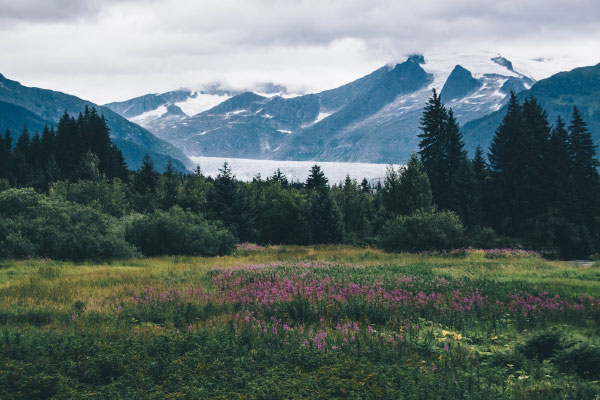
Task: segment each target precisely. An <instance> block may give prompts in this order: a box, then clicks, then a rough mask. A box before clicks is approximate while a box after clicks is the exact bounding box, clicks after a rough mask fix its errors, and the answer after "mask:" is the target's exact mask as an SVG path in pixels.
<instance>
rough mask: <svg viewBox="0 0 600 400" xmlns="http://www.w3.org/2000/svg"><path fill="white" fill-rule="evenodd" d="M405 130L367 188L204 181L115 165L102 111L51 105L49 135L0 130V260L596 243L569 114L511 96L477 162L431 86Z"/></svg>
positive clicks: (314, 182)
mask: <svg viewBox="0 0 600 400" xmlns="http://www.w3.org/2000/svg"><path fill="white" fill-rule="evenodd" d="M419 136H420V138H421V144H420V151H419V154H418V155H417V154H413V156H412V157H411V159H410V161H409V162H408V164H407V165H406V166H405V167H402V168H400V169H399V170H396V169H394V168H392V167H389V168H388V171H387V174H386V177H385V179H384V182H383V183H381V182H379V183H378V184H377V185H376V186H374V187H373V186H372V185H371V184H370V183H369V182H368V181H367V180H366V179H365V180H363V181H362V182H360V183H358V182H357V181H355V180H353V179H350V178H349V177H347V178H346V179H345V180H344V182H339V183H334V184H333V185H331V184H330V182H328V180H327V178H326V177H325V175H324V173H323V172H322V171H321V169H320V167H319V166H318V165H315V166H313V167H312V169H311V171H310V175H309V177H308V179H307V180H306V182H304V183H301V182H289V181H288V180H287V178H286V177H285V176H284V175H283V174H282V173H281V172H280V171H279V170H277V171H275V172H274V173H273V175H272V176H269V177H267V178H266V179H263V178H262V177H260V176H257V177H256V178H255V179H254V180H253V181H252V182H241V181H238V180H237V179H236V178H235V175H234V173H233V171H231V169H230V167H229V166H228V165H227V164H224V166H223V168H222V169H221V170H220V173H219V175H218V176H217V177H215V178H211V177H207V176H204V175H203V173H202V171H201V169H200V167H198V168H197V169H196V171H195V173H193V174H182V173H178V172H175V171H174V170H173V168H172V167H171V166H170V165H169V166H168V167H167V169H166V170H165V171H164V172H163V173H158V172H157V171H155V169H154V166H153V164H152V161H151V160H150V158H149V157H148V156H146V158H145V159H144V162H143V165H142V167H141V168H140V169H139V170H138V171H128V170H127V168H126V165H125V163H124V162H123V157H122V155H121V154H120V152H119V150H118V149H117V148H116V147H115V146H114V145H113V144H111V142H110V139H109V136H108V128H107V127H106V123H105V121H104V119H103V117H102V116H98V114H97V113H96V111H95V110H93V109H91V110H88V109H86V111H85V112H84V113H83V114H81V115H80V116H78V118H77V119H75V118H73V117H71V116H69V115H67V114H65V115H64V116H63V117H62V119H61V121H60V123H59V124H58V126H57V128H56V131H54V129H46V130H45V131H44V132H43V133H42V135H41V136H40V135H37V134H35V135H33V138H30V135H29V133H28V132H26V131H24V132H23V133H22V134H21V135H20V136H19V138H18V139H17V140H16V142H15V143H13V140H12V138H11V135H10V132H7V133H6V134H5V135H4V137H2V141H1V142H0V256H3V257H27V256H44V257H54V258H63V259H66V258H71V259H85V258H110V257H127V256H132V255H139V254H143V255H148V256H150V255H152V256H153V255H160V254H196V255H216V254H226V253H228V252H231V251H232V250H233V249H234V248H235V243H236V242H239V241H253V242H257V243H261V244H279V243H281V244H325V243H352V244H367V245H379V246H381V247H383V248H385V249H389V250H395V251H398V250H403V251H422V250H437V249H448V248H453V247H461V246H469V245H471V246H473V247H496V246H502V245H522V246H527V247H534V248H538V249H542V250H546V251H549V252H559V253H560V255H562V256H564V257H576V256H577V257H579V256H589V255H591V254H592V253H594V252H598V251H600V232H599V228H598V226H600V224H599V223H598V222H599V221H598V218H599V216H600V212H599V207H598V204H599V198H600V196H599V195H598V194H599V191H600V189H599V188H600V179H599V178H598V172H597V167H598V163H597V161H596V158H595V156H596V153H595V148H594V145H593V143H592V141H591V135H590V133H589V131H588V130H587V128H586V125H585V122H584V121H583V120H582V118H581V116H580V115H579V113H578V112H577V109H575V110H574V112H573V116H572V119H571V122H570V123H569V124H568V125H567V124H565V123H564V122H563V121H562V120H561V119H559V120H558V121H556V124H555V125H554V126H553V127H551V126H550V124H549V122H548V121H547V117H546V114H545V112H544V111H543V110H542V108H541V107H540V105H539V104H538V103H537V101H536V100H535V99H533V98H529V99H527V100H525V101H524V102H523V104H519V102H518V101H517V99H516V97H515V96H514V95H513V96H512V97H511V100H510V104H509V110H508V113H507V115H506V117H505V119H504V121H503V122H502V124H501V125H500V126H499V127H498V129H497V132H496V137H495V138H494V141H493V143H492V146H491V148H490V153H489V155H488V157H486V156H485V155H484V152H483V150H482V149H478V150H477V152H476V153H475V156H474V158H473V159H469V158H468V156H467V153H466V152H465V150H464V145H463V140H462V135H461V132H460V126H459V125H458V123H457V122H456V119H455V118H454V115H453V113H452V110H448V109H446V108H445V106H444V105H443V104H442V103H441V100H440V98H439V96H437V93H435V91H434V93H433V95H432V97H431V98H430V100H429V102H428V104H427V106H426V108H425V110H424V113H423V118H422V127H421V134H420V135H419ZM488 158H489V162H488V161H487V159H488ZM28 187H30V188H33V189H35V190H32V189H27V188H28ZM3 189H6V190H4V191H1V190H3ZM55 242H56V243H55Z"/></svg>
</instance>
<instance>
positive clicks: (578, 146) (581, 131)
mask: <svg viewBox="0 0 600 400" xmlns="http://www.w3.org/2000/svg"><path fill="white" fill-rule="evenodd" d="M569 134H570V153H571V177H572V182H573V198H574V204H575V205H576V209H577V210H578V213H577V217H578V218H577V219H578V220H579V221H581V222H586V223H595V222H596V221H595V218H594V217H595V216H597V215H598V198H599V195H600V187H599V186H600V182H599V181H600V178H599V176H598V166H599V163H598V160H597V158H596V146H595V145H594V142H593V140H592V135H591V133H590V132H589V130H588V129H587V124H586V122H585V121H584V120H583V117H582V116H581V114H580V113H579V110H578V109H577V107H574V108H573V117H572V119H571V123H570V125H569Z"/></svg>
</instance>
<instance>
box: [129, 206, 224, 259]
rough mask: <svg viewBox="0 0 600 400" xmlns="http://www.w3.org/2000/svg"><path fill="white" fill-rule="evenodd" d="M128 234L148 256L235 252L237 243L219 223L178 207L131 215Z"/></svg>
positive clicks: (211, 254)
mask: <svg viewBox="0 0 600 400" xmlns="http://www.w3.org/2000/svg"><path fill="white" fill-rule="evenodd" d="M125 237H126V239H127V241H128V242H130V243H132V244H134V245H135V246H137V247H138V248H139V249H140V250H141V251H142V253H143V254H144V255H146V256H158V255H163V254H171V255H175V254H185V255H201V256H215V255H224V254H229V253H231V252H233V250H234V249H235V244H236V240H235V237H234V236H233V235H232V234H231V232H229V231H228V230H227V229H225V228H224V227H223V226H222V225H221V224H220V223H217V222H208V221H206V220H205V219H204V218H203V217H202V216H200V215H199V214H195V213H193V212H191V211H184V210H183V209H181V207H178V206H175V207H172V208H171V209H170V210H168V211H160V210H156V211H154V212H153V213H152V214H146V215H134V216H132V217H131V218H130V221H129V222H128V223H127V224H126V231H125Z"/></svg>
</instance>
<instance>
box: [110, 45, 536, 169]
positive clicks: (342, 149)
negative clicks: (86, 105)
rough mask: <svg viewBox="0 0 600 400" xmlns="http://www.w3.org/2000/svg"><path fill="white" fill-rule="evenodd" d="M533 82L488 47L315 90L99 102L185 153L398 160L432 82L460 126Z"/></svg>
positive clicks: (409, 144)
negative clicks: (207, 104) (196, 103)
mask: <svg viewBox="0 0 600 400" xmlns="http://www.w3.org/2000/svg"><path fill="white" fill-rule="evenodd" d="M533 83H534V80H533V79H532V78H530V77H528V76H526V75H525V74H523V73H520V72H519V71H518V69H517V68H515V67H514V66H513V64H512V63H511V61H509V60H507V59H506V58H503V57H501V56H499V55H495V54H489V53H478V54H474V55H469V56H455V57H451V58H447V57H446V58H444V57H438V58H436V57H431V58H425V57H424V56H422V55H414V56H410V57H408V59H407V60H406V61H404V62H402V63H398V64H391V65H387V66H384V67H381V68H379V69H377V70H376V71H374V72H372V73H371V74H369V75H366V76H364V77H362V78H360V79H357V80H356V81H354V82H351V83H348V84H346V85H343V86H341V87H338V88H335V89H331V90H326V91H323V92H320V93H315V94H307V95H302V96H296V97H286V96H279V95H278V96H263V95H259V94H256V93H251V92H245V93H241V94H237V95H233V96H231V97H230V96H223V97H224V99H223V101H222V102H221V103H219V104H217V105H215V106H214V107H212V108H209V109H206V110H203V111H201V112H199V113H196V114H194V113H193V112H186V110H185V109H184V108H182V107H180V104H181V103H182V102H181V100H180V98H179V97H177V96H175V93H178V95H179V94H180V93H181V92H169V93H166V94H162V95H152V96H154V97H155V98H152V101H154V102H155V103H153V104H150V103H149V102H148V100H147V99H148V98H147V97H146V96H144V97H142V98H138V100H136V99H132V101H131V102H130V103H128V104H127V107H128V108H125V107H124V105H123V104H115V103H112V104H108V105H107V107H111V108H112V109H113V110H114V111H116V112H120V113H121V114H122V115H124V116H126V117H128V118H130V119H131V120H132V121H134V122H136V123H139V124H140V125H142V126H144V127H146V128H147V129H149V130H150V131H151V132H153V133H155V134H156V135H157V136H158V137H160V138H162V139H164V140H167V141H168V142H170V143H172V144H174V145H175V146H177V147H178V148H179V149H181V150H182V151H183V152H184V153H185V154H186V155H188V156H220V157H240V158H255V159H279V160H320V161H361V162H383V163H389V162H393V163H401V162H404V161H406V160H407V158H408V156H409V155H410V153H411V152H412V151H414V150H415V149H416V148H417V146H418V138H417V136H416V135H417V133H418V132H419V130H418V127H419V123H420V122H419V121H420V117H421V113H422V109H423V106H424V105H425V103H426V102H427V99H428V98H429V96H430V95H431V90H432V89H433V88H436V89H437V90H438V91H441V96H442V99H443V100H444V101H445V103H446V105H447V106H449V107H452V109H453V110H454V112H455V115H456V117H457V118H458V120H459V122H461V123H463V124H464V123H466V122H468V121H471V120H474V119H478V118H481V117H483V116H485V115H487V114H489V113H492V112H494V111H497V110H499V109H500V108H501V107H502V106H503V105H504V104H505V103H506V101H507V99H508V97H507V96H508V94H509V93H510V91H511V90H514V91H516V92H520V91H523V90H526V89H529V88H530V87H531V85H532V84H533ZM184 93H186V95H187V96H188V98H189V97H190V96H192V95H193V93H192V92H189V91H188V92H185V91H184ZM156 98H160V101H157V99H156ZM169 99H171V100H169ZM142 103H143V104H144V106H143V107H140V105H141V104H142ZM159 103H160V105H159ZM154 104H155V105H156V106H154ZM134 108H135V109H136V110H137V111H136V115H135V116H132V115H131V113H130V110H132V109H134ZM142 110H143V113H141V114H140V113H139V112H140V111H142ZM128 113H129V114H128Z"/></svg>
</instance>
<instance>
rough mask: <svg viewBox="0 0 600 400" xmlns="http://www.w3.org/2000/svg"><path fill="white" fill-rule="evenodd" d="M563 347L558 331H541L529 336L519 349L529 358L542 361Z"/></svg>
mask: <svg viewBox="0 0 600 400" xmlns="http://www.w3.org/2000/svg"><path fill="white" fill-rule="evenodd" d="M562 349H563V344H562V337H561V334H560V332H542V333H540V334H537V335H534V336H532V337H530V338H529V339H528V340H527V341H526V342H525V344H523V346H521V348H520V350H521V352H522V353H523V354H525V355H526V356H527V357H528V358H529V359H536V360H538V361H540V362H541V361H544V360H547V359H549V358H551V357H553V356H554V355H555V354H556V353H557V352H558V351H560V350H562Z"/></svg>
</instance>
